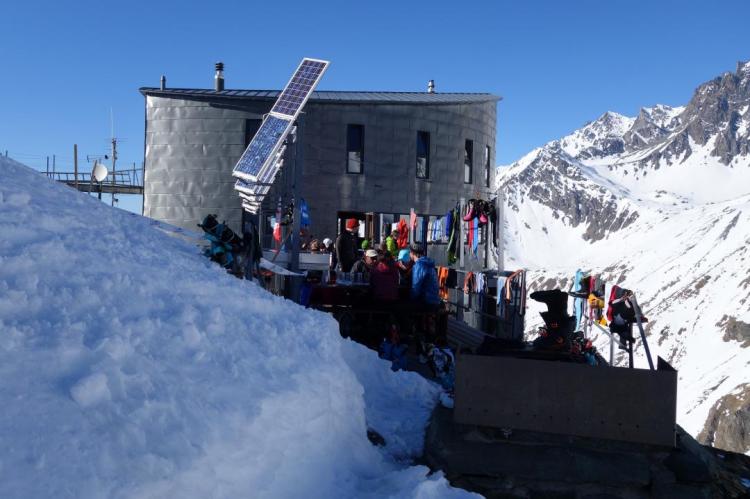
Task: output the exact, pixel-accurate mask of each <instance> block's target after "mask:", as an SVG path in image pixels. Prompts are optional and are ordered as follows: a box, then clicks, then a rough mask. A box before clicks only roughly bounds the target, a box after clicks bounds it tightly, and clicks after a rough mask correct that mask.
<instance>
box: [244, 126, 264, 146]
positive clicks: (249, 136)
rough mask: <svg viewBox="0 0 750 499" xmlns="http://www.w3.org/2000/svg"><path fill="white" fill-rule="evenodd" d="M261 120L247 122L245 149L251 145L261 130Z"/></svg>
mask: <svg viewBox="0 0 750 499" xmlns="http://www.w3.org/2000/svg"><path fill="white" fill-rule="evenodd" d="M260 124H261V120H245V147H247V146H248V144H250V141H251V140H253V137H255V134H256V133H257V132H258V129H259V128H260Z"/></svg>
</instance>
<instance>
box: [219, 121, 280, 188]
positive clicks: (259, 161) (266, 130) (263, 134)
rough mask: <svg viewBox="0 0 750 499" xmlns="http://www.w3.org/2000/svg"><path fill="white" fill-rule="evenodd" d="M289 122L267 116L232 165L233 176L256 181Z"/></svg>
mask: <svg viewBox="0 0 750 499" xmlns="http://www.w3.org/2000/svg"><path fill="white" fill-rule="evenodd" d="M291 124H292V122H291V120H286V119H281V118H277V117H276V116H272V115H269V116H267V117H266V119H265V120H263V123H262V124H261V125H260V128H259V129H258V131H257V132H256V133H255V136H254V137H253V140H252V141H250V144H249V145H248V146H247V149H245V152H244V153H242V156H241V157H240V160H239V161H238V162H237V165H236V166H235V167H234V172H233V174H234V176H235V177H239V178H241V179H245V180H249V181H253V182H254V181H256V180H257V179H258V173H259V172H260V171H261V169H262V168H263V167H264V166H265V165H266V164H267V163H268V160H269V159H271V158H272V157H273V154H274V152H275V151H276V150H277V149H278V148H279V146H280V144H281V141H283V140H284V137H285V136H286V134H287V133H288V132H289V128H290V127H291Z"/></svg>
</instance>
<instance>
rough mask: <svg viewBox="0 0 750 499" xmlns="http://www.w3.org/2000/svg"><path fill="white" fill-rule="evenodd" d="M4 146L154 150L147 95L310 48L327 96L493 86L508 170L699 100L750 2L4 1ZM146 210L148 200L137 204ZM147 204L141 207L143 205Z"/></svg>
mask: <svg viewBox="0 0 750 499" xmlns="http://www.w3.org/2000/svg"><path fill="white" fill-rule="evenodd" d="M2 10H3V12H2V14H3V15H2V18H3V19H2V27H0V64H1V65H2V73H1V74H2V77H1V78H0V95H2V97H1V99H2V100H1V101H0V151H3V152H4V150H6V149H7V150H9V151H10V155H11V156H15V157H16V158H17V159H19V160H22V161H24V162H26V163H27V164H30V165H32V166H36V167H43V166H44V161H45V159H44V158H45V157H46V156H47V155H50V156H51V155H52V154H56V155H57V158H58V159H57V163H58V169H68V168H72V167H71V165H72V144H73V143H78V145H79V156H80V157H84V158H85V155H86V154H102V153H104V152H106V151H107V150H108V147H109V139H108V137H109V135H110V116H109V115H110V108H111V109H112V110H113V113H114V121H115V135H116V136H118V137H121V138H122V139H123V142H122V143H121V148H120V155H119V158H120V162H121V163H123V164H130V165H132V163H133V162H137V163H140V162H141V161H142V159H143V132H144V130H143V126H144V123H143V120H144V109H143V108H144V101H143V97H142V96H141V95H140V93H138V91H137V89H138V87H141V86H158V84H159V77H160V75H162V74H165V75H166V76H167V84H168V86H173V87H211V86H212V85H213V64H214V62H216V61H218V60H222V61H224V63H225V64H226V80H227V88H272V89H273V88H279V87H280V86H282V85H283V84H284V83H285V82H286V80H287V79H288V77H289V75H290V73H291V72H292V70H293V69H294V68H295V67H296V65H297V63H298V62H299V59H300V58H302V57H304V56H311V57H319V58H323V59H328V60H330V61H332V65H331V68H330V70H329V71H328V72H327V73H326V75H325V77H324V79H323V82H322V83H321V85H320V88H321V89H329V90H337V89H346V90H406V91H423V90H424V89H425V88H426V82H427V80H429V79H434V80H435V81H436V86H437V91H443V92H460V91H470V92H493V93H496V94H499V95H501V96H503V101H502V102H501V103H500V104H499V113H498V121H499V123H498V137H497V160H498V163H501V164H503V163H509V162H511V161H513V160H515V159H517V158H518V157H520V156H522V155H523V154H524V153H526V152H528V151H529V150H530V149H531V148H533V147H536V146H539V145H541V144H543V143H545V142H547V141H549V140H552V139H555V138H557V137H560V136H561V135H564V134H566V133H568V132H570V131H572V130H574V129H575V128H578V127H579V126H581V125H582V124H583V123H585V122H586V121H589V120H592V119H595V118H596V117H597V116H599V115H600V114H601V113H603V112H605V111H607V110H614V111H617V112H620V113H623V114H628V115H634V114H635V113H637V111H638V109H639V107H641V106H648V105H653V104H656V103H665V104H671V105H680V104H684V103H686V102H687V101H688V100H689V98H690V96H691V94H692V91H693V89H694V88H695V86H696V85H697V84H699V83H701V82H703V81H705V80H708V79H710V78H712V77H714V76H717V75H719V74H720V73H722V72H723V71H728V70H731V71H734V69H735V64H736V62H737V61H738V60H746V59H750V27H749V26H750V21H749V20H750V2H748V1H746V0H737V1H714V2H710V3H707V2H698V1H688V0H682V1H659V2H656V1H635V0H630V1H594V0H590V1H568V2H563V1H524V2H521V1H518V2H502V1H485V2H474V1H470V0H465V1H460V2H458V1H446V2H443V1H431V2H410V1H405V0H401V1H390V0H388V1H383V0H378V1H373V2H352V1H350V0H349V1H340V2H339V1H337V2H293V1H289V0H287V1H284V2H276V1H264V2H250V1H228V0H227V1H222V2H205V1H204V2H190V1H183V2H176V1H160V2H154V1H151V2H138V1H120V2H109V1H103V0H99V1H85V2H84V1H80V2H79V1H72V2H59V1H54V2H53V1H45V2H37V1H33V0H28V1H13V2H6V3H5V4H4V6H3V9H2ZM133 206H135V205H133ZM139 206H140V203H138V207H139Z"/></svg>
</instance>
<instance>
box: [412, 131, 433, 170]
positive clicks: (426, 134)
mask: <svg viewBox="0 0 750 499" xmlns="http://www.w3.org/2000/svg"><path fill="white" fill-rule="evenodd" d="M425 138H426V141H424V140H422V141H424V142H426V143H425V144H424V146H425V148H426V151H425V152H426V156H420V155H419V149H420V140H421V139H425ZM416 145H417V148H416V155H415V171H414V174H415V175H416V177H417V178H418V179H420V180H429V179H430V146H431V140H430V132H428V131H426V130H417V143H416ZM420 158H424V160H425V168H424V170H425V174H424V176H422V175H420V174H419V160H420Z"/></svg>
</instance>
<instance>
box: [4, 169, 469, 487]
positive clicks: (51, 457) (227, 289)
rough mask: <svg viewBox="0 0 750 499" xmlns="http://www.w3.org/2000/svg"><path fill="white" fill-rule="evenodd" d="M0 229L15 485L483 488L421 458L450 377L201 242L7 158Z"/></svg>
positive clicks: (7, 466) (7, 447) (8, 459)
mask: <svg viewBox="0 0 750 499" xmlns="http://www.w3.org/2000/svg"><path fill="white" fill-rule="evenodd" d="M0 233H2V238H0V332H2V334H0V379H2V383H1V384H0V406H1V407H2V408H3V410H2V412H0V448H2V449H3V451H2V455H1V456H0V497H3V498H16V497H18V498H21V497H23V498H36V497H39V498H48V497H56V498H64V497H71V498H98V497H102V498H104V497H107V498H128V497H138V498H149V497H153V498H157V497H158V498H163V497H180V498H191V497H200V498H221V497H231V498H238V497H274V498H276V497H325V498H332V497H464V496H468V495H469V494H468V493H466V492H464V491H461V490H458V489H453V488H451V487H450V486H449V484H448V483H447V481H446V480H445V478H443V477H442V476H441V475H440V474H439V473H438V474H432V475H429V470H428V469H427V468H426V467H424V466H411V465H410V464H409V462H410V459H411V458H413V457H415V456H418V455H419V454H420V453H421V450H422V442H423V437H424V429H425V425H426V422H427V419H428V417H429V415H430V412H431V410H432V408H433V406H434V404H435V403H436V400H437V398H438V397H439V393H440V392H439V389H438V388H437V387H436V386H435V385H434V384H431V383H430V382H428V381H426V380H424V379H422V378H421V377H419V376H418V375H416V374H414V373H403V372H402V373H392V372H391V371H390V369H389V364H388V363H386V362H384V361H381V360H379V359H378V358H377V356H376V355H375V354H374V353H373V352H371V351H369V350H367V349H365V348H364V347H362V346H360V345H357V344H354V343H352V342H350V341H348V340H343V339H342V338H341V337H340V336H339V334H338V330H337V326H336V323H335V322H334V321H333V319H332V318H331V317H330V316H328V315H325V314H323V313H319V312H314V311H310V310H305V309H303V308H301V307H299V306H297V305H295V304H293V303H291V302H288V301H285V300H284V299H282V298H278V297H275V296H273V295H271V294H269V293H267V292H265V291H263V290H262V289H260V288H259V287H258V286H257V285H255V284H253V283H248V282H247V281H240V280H238V279H235V278H234V277H231V276H228V275H226V274H225V273H224V272H223V271H222V270H221V269H220V268H219V267H218V266H216V265H215V264H212V263H211V262H209V261H208V260H207V259H205V258H204V257H202V256H201V255H200V254H199V250H198V249H197V248H196V246H195V244H194V243H192V242H190V237H174V235H175V234H174V233H171V234H170V233H169V231H165V230H164V226H163V225H161V224H157V223H156V222H153V221H150V220H148V219H146V218H142V217H139V216H135V215H132V214H129V213H126V212H123V211H120V210H117V209H111V208H109V207H107V206H105V205H104V204H102V203H100V202H97V201H96V200H95V199H93V198H90V197H88V196H87V195H85V194H81V193H77V192H75V191H73V190H72V189H69V188H68V187H65V186H63V185H60V184H55V183H53V182H51V181H49V180H47V179H45V178H43V177H42V176H41V175H39V174H38V173H36V172H33V171H32V170H30V169H28V168H26V167H25V166H23V165H20V164H19V163H16V162H14V161H12V160H8V159H5V158H0ZM187 236H189V234H188V235H187ZM368 427H370V428H373V429H375V430H376V431H378V432H379V433H380V434H381V435H383V437H385V440H386V442H387V444H386V446H385V447H384V448H378V447H375V446H373V445H372V444H371V443H370V442H369V441H368V439H367V436H366V430H367V428H368Z"/></svg>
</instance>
